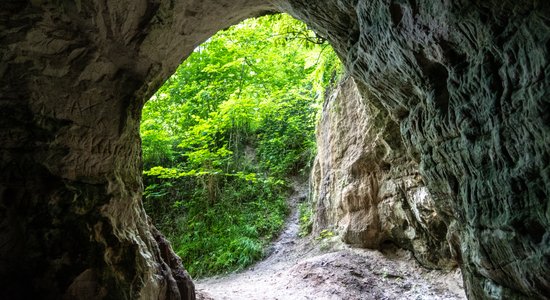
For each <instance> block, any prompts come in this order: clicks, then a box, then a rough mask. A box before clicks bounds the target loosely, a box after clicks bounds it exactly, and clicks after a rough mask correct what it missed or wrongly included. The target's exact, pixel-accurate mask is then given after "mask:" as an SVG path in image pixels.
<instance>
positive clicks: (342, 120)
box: [312, 78, 456, 269]
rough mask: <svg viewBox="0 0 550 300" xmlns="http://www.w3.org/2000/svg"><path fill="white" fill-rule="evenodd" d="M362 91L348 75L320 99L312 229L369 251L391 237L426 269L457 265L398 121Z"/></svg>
mask: <svg viewBox="0 0 550 300" xmlns="http://www.w3.org/2000/svg"><path fill="white" fill-rule="evenodd" d="M359 86H361V84H359ZM362 90H363V91H362V92H361V88H360V87H358V85H357V84H356V82H355V81H354V80H353V79H352V78H347V79H345V80H344V81H343V82H342V83H341V84H340V85H339V86H338V87H336V88H335V89H334V91H332V92H331V94H330V95H329V96H328V97H327V99H326V101H325V104H324V107H323V112H322V116H321V119H320V121H319V124H318V126H317V157H316V161H315V164H314V167H313V170H312V187H313V188H312V190H313V195H312V199H313V201H314V207H315V220H314V233H315V234H317V233H318V232H320V231H321V230H323V229H327V228H329V229H331V230H334V231H335V232H336V233H337V234H338V235H339V236H341V238H342V240H343V241H344V242H346V243H349V244H353V245H356V246H359V247H368V248H374V249H378V248H380V247H381V246H382V244H383V243H385V242H392V243H395V244H397V245H399V246H401V247H404V248H407V249H410V250H411V251H413V253H414V255H415V257H416V258H417V259H418V260H419V261H420V262H421V263H422V264H424V265H425V266H428V267H432V268H446V269H448V268H451V267H453V266H456V262H455V261H454V260H453V258H452V255H451V251H450V249H449V244H448V242H447V235H449V236H451V235H452V234H453V231H452V230H448V228H447V223H446V222H445V220H443V216H441V215H440V214H439V213H438V209H437V208H436V206H435V203H434V201H433V199H432V197H431V195H430V192H429V191H428V188H427V187H426V185H425V183H424V181H423V179H422V176H421V175H420V174H419V171H418V163H417V162H415V161H414V160H412V159H411V158H409V157H408V156H407V152H406V148H405V146H404V144H403V142H402V139H401V135H400V133H399V126H398V125H397V123H396V122H395V121H394V120H392V119H391V118H390V116H389V114H388V112H387V111H386V110H385V109H384V108H383V107H376V106H375V105H373V102H372V101H369V99H368V93H367V91H366V90H365V89H364V88H363V89H362Z"/></svg>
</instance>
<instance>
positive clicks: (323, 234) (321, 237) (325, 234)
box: [315, 229, 334, 240]
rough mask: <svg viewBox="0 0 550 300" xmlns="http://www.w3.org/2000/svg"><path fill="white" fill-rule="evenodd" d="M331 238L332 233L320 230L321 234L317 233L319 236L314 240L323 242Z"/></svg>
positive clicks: (327, 230)
mask: <svg viewBox="0 0 550 300" xmlns="http://www.w3.org/2000/svg"><path fill="white" fill-rule="evenodd" d="M333 236H334V232H332V231H331V230H329V229H323V230H321V232H319V236H318V237H316V238H315V239H316V240H324V239H327V238H331V237H333Z"/></svg>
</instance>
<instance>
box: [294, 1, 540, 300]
mask: <svg viewBox="0 0 550 300" xmlns="http://www.w3.org/2000/svg"><path fill="white" fill-rule="evenodd" d="M290 2H291V3H292V6H291V7H292V8H290V9H291V10H292V11H293V12H294V13H295V14H297V15H299V16H300V17H301V18H303V19H306V20H308V22H309V24H312V25H313V26H314V27H315V28H316V29H317V30H318V31H319V32H321V33H322V34H325V36H327V37H328V38H329V40H331V41H332V42H333V43H334V44H335V45H336V47H335V49H336V51H338V52H339V53H340V55H341V57H342V58H343V60H344V61H345V64H346V65H347V68H348V70H350V72H351V73H352V74H353V75H354V77H355V78H356V79H357V80H358V81H360V82H362V83H363V84H364V85H365V89H366V90H367V92H368V94H369V97H368V99H369V101H372V102H373V104H375V105H376V103H378V105H381V106H383V107H384V108H386V109H387V110H388V112H389V114H390V116H391V118H392V119H394V120H395V121H396V122H397V124H398V125H399V128H400V132H401V135H402V137H403V141H404V143H405V147H406V149H407V152H408V153H409V157H411V158H413V159H414V161H416V162H418V163H419V166H420V168H419V169H420V174H421V175H422V177H423V179H424V181H425V182H426V184H427V187H428V190H429V192H430V194H431V196H432V198H433V199H434V202H435V205H436V207H437V212H438V214H439V215H440V216H441V217H442V218H443V220H444V221H445V222H446V224H447V227H451V228H453V231H456V233H457V234H456V235H451V236H449V242H450V244H451V245H452V247H451V248H452V249H456V251H455V252H456V253H457V254H458V257H457V258H458V260H459V261H460V262H461V266H462V270H463V272H464V277H465V281H466V288H467V290H468V295H469V296H470V297H472V298H477V299H486V298H502V299H515V298H520V299H523V298H529V299H532V298H541V299H547V298H548V295H549V294H548V291H550V280H549V277H548V274H549V273H550V259H549V258H550V167H549V165H550V155H549V154H550V153H549V152H550V128H549V120H550V109H549V108H550V106H549V101H548V99H549V97H548V96H549V93H550V78H549V76H548V72H549V71H550V66H549V53H548V52H549V46H548V45H549V40H550V27H549V26H550V25H549V24H550V23H549V21H550V20H549V16H550V3H549V2H546V1H545V2H541V1H483V2H480V1H420V0H418V1H328V2H329V3H324V4H323V5H322V6H320V5H315V4H313V3H312V2H310V1H304V0H292V1H290ZM367 182H368V181H367Z"/></svg>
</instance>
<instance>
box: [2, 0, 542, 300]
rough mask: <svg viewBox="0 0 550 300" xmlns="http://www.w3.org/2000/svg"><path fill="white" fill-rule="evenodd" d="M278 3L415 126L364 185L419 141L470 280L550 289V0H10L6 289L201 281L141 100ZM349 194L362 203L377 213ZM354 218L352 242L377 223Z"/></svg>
mask: <svg viewBox="0 0 550 300" xmlns="http://www.w3.org/2000/svg"><path fill="white" fill-rule="evenodd" d="M273 10H280V11H287V12H290V13H292V14H293V15H295V16H296V17H298V18H300V19H302V20H304V21H306V22H307V23H308V24H310V25H311V26H312V27H313V28H315V30H317V31H318V32H319V33H320V34H321V35H323V36H325V37H327V38H328V39H329V40H330V41H331V43H332V44H333V45H334V47H335V49H336V51H337V52H338V53H339V54H340V56H341V57H342V59H343V61H344V62H345V64H346V67H347V69H348V70H349V71H350V73H351V74H352V76H353V77H355V78H356V80H357V82H358V83H360V84H361V85H362V86H363V87H362V88H361V89H362V90H364V91H365V92H362V94H363V96H364V99H365V100H366V101H368V102H370V103H371V104H372V105H367V106H366V108H365V111H366V112H367V113H368V112H369V109H371V108H370V107H376V108H377V109H379V111H383V110H386V111H387V115H388V116H389V118H391V120H393V121H394V122H395V124H396V126H397V127H398V128H399V131H400V134H401V135H402V138H403V139H402V142H403V148H404V149H405V150H404V151H401V150H395V149H398V148H399V147H400V146H395V145H394V146H392V144H391V142H392V141H389V142H388V141H386V140H385V139H384V141H385V142H386V143H389V144H390V146H389V148H390V149H391V151H389V150H388V151H389V154H388V155H389V156H384V155H385V154H380V155H381V156H380V157H382V158H383V159H384V160H388V162H389V163H390V164H391V166H390V171H389V172H386V169H385V168H387V166H384V167H383V166H379V167H382V171H384V172H379V171H377V170H376V168H375V169H370V168H367V167H365V166H363V164H369V163H370V162H369V160H371V158H367V159H366V161H365V162H364V163H363V162H361V163H359V168H357V172H356V173H355V175H354V176H357V177H356V178H350V180H351V181H349V183H353V184H355V185H358V186H361V187H360V189H359V190H360V191H361V193H362V195H363V194H364V195H368V194H369V193H370V194H372V195H374V194H375V193H374V190H372V187H375V186H376V184H375V182H374V180H375V179H376V180H383V179H384V178H390V177H384V176H390V175H388V174H390V173H391V174H398V173H399V172H398V171H397V169H392V168H394V167H396V168H397V166H398V163H397V162H394V161H393V160H392V159H393V156H392V155H395V159H397V157H399V155H401V153H406V155H404V154H403V155H404V156H403V157H404V158H403V171H402V172H403V173H402V174H407V176H409V177H408V178H422V180H423V181H424V183H425V184H426V187H427V188H428V191H429V194H430V195H431V197H432V199H433V203H434V204H435V212H436V213H437V215H438V218H441V219H442V220H443V221H444V223H445V225H446V226H445V227H446V229H443V230H446V231H447V232H451V233H456V235H455V234H451V235H449V236H448V240H449V241H450V244H451V247H450V249H456V252H457V255H458V256H457V258H458V259H459V261H460V263H461V267H462V269H463V273H464V277H465V281H466V286H467V289H468V294H469V295H470V296H471V297H473V298H505V299H511V298H546V297H548V296H547V295H548V291H549V290H550V282H549V279H548V275H547V274H549V273H550V260H549V257H550V236H549V234H550V233H549V232H550V230H549V229H550V200H549V199H550V195H549V194H550V191H549V190H550V168H549V167H548V166H549V165H550V164H549V162H550V155H549V154H550V153H549V152H550V151H549V149H550V130H549V129H550V128H549V124H550V109H548V107H549V105H548V99H549V98H550V97H549V96H550V95H549V91H550V79H549V78H550V76H549V75H548V74H549V72H550V68H549V63H548V57H549V55H548V51H549V50H548V49H549V40H550V29H549V27H550V21H549V16H550V8H549V3H548V2H547V1H537V0H525V1H497V0H487V1H475V0H439V1H428V0H393V1H390V0H388V1H382V0H372V1H355V0H326V1H323V2H322V4H321V3H320V2H319V1H312V0H280V1H275V0H274V1H268V0H231V1H230V0H217V1H214V0H201V1H198V0H174V1H168V0H138V1H130V0H121V1H104V0H92V1H47V0H44V1H40V0H33V1H18V0H6V1H3V2H2V8H1V10H0V41H1V42H0V57H1V58H0V59H1V60H2V63H1V64H0V129H1V130H0V140H1V144H0V283H1V286H2V287H3V288H2V289H1V291H0V293H1V294H0V297H1V298H9V299H17V298H26V299H28V298H32V297H34V298H37V295H39V296H40V297H39V298H42V299H48V298H51V299H59V298H62V297H66V298H76V299H78V298H80V299H100V298H115V299H134V298H144V299H152V298H159V299H178V298H182V297H183V298H188V299H191V298H193V297H194V293H193V288H192V285H191V284H190V283H189V282H188V278H187V276H185V273H183V270H182V269H181V266H180V265H179V264H178V261H177V259H175V258H174V257H173V254H172V252H171V251H170V250H169V246H168V245H167V244H166V243H165V242H164V241H163V239H162V238H161V236H160V235H158V234H156V233H155V231H154V230H153V229H152V228H151V227H150V226H149V225H148V222H147V218H146V216H145V214H144V212H143V209H142V207H141V203H140V198H141V189H142V184H141V179H140V159H139V156H140V147H139V135H138V129H139V126H138V125H139V118H140V111H141V107H142V104H143V101H144V99H147V98H148V97H149V96H150V95H151V94H152V92H153V91H154V90H155V89H156V88H157V87H158V86H159V85H160V84H161V83H162V82H163V81H164V80H165V79H166V78H167V77H168V76H169V74H170V73H171V72H172V71H173V70H174V69H175V68H176V67H177V65H178V64H179V63H180V62H181V60H182V59H183V58H184V57H186V56H187V55H188V54H189V53H190V52H191V51H192V50H193V49H194V48H195V46H197V45H198V44H199V43H201V42H202V41H204V40H205V39H207V38H208V37H209V36H211V35H212V34H214V33H215V32H216V31H217V30H219V29H222V28H225V27H227V26H229V25H231V24H235V23H236V22H238V21H239V20H241V19H244V18H246V17H250V16H254V15H260V14H263V13H266V12H270V11H273ZM384 120H385V118H384ZM382 126H389V127H393V126H394V125H391V123H390V122H389V121H387V122H385V123H384V124H382ZM389 127H388V128H389ZM386 129H387V128H386ZM392 130H393V129H392ZM382 135H384V134H382ZM379 142H380V143H381V144H384V143H383V142H382V141H381V140H379ZM373 145H378V144H377V143H376V142H375V143H374V144H373ZM399 149H400V148H399ZM386 150H387V148H386ZM375 152H376V151H375ZM346 155H347V154H346ZM375 157H378V156H375ZM415 163H418V166H419V170H420V175H421V177H417V176H416V175H414V172H415V171H414V170H416V167H415V166H414V164H415ZM394 165H395V166H394ZM367 166H368V165H367ZM392 170H393V171H392ZM406 170H408V171H406ZM375 171H376V172H375ZM354 172H355V171H354ZM354 172H352V173H354ZM386 173H387V174H386ZM352 175H353V174H352ZM362 176H366V178H367V179H368V180H361V179H358V178H360V177H362ZM392 176H393V175H392ZM407 180H408V179H407ZM415 180H416V179H415ZM395 182H406V180H405V179H404V180H403V181H399V180H397V181H395ZM419 182H420V181H418V183H414V182H413V181H411V182H410V183H405V184H404V185H400V186H401V187H403V188H401V187H400V188H399V190H401V191H402V192H403V191H404V192H405V193H410V192H413V193H417V192H418V191H419V190H422V185H421V184H420V183H419ZM415 186H416V187H417V188H413V187H415ZM369 189H371V190H369ZM381 189H383V187H381ZM387 190H388V191H392V188H389V187H388V188H387ZM379 193H380V191H379V192H378V193H377V194H379ZM390 194H391V193H390ZM347 195H348V196H346V197H348V198H347V199H349V200H348V202H347V203H348V204H347V205H349V206H348V207H346V208H345V211H346V212H354V211H355V209H360V210H364V211H365V212H366V213H369V211H368V209H365V208H366V206H364V205H363V204H361V205H363V206H361V205H359V204H360V202H361V201H362V200H361V201H360V200H358V199H359V198H357V197H356V195H354V193H353V192H349V193H348V194H347ZM354 197H355V198H356V199H354ZM409 198H410V196H409ZM367 199H368V201H371V202H372V203H373V204H374V203H375V202H376V201H381V200H380V199H376V197H372V198H367ZM407 199H408V198H407ZM395 201H396V202H395V203H399V200H395ZM382 202H383V201H382ZM382 202H380V203H382ZM380 203H378V204H380ZM401 203H402V204H404V203H403V202H401ZM378 208H379V205H377V206H376V209H378ZM372 209H374V206H372ZM404 211H405V210H404ZM379 213H380V211H379ZM382 215H383V214H378V216H382ZM371 216H374V214H371ZM360 218H361V217H360V216H358V214H356V215H353V214H349V219H350V220H352V219H360ZM415 218H416V215H415ZM402 219H403V220H405V219H406V220H410V221H411V222H412V216H411V217H410V218H409V217H407V216H405V217H403V218H402ZM375 221H376V220H372V222H371V220H368V222H371V223H369V224H376V222H375ZM378 222H379V224H380V220H379V221H378ZM342 224H344V223H342ZM348 224H353V223H351V222H349V223H348ZM409 225H410V224H409ZM344 228H345V227H344ZM348 228H350V231H349V232H350V233H349V234H348V235H347V236H348V239H349V241H350V242H356V241H359V240H363V235H365V236H368V237H369V238H370V236H371V235H372V231H371V230H370V229H364V228H357V229H355V228H353V226H351V225H350V226H348ZM428 228H429V226H428ZM438 228H439V227H438ZM441 228H444V227H441ZM449 228H451V229H449ZM443 230H442V231H438V233H437V237H439V236H440V235H441V232H443ZM383 232H384V230H382V229H381V231H380V234H379V235H376V234H374V239H369V241H371V240H372V241H377V240H378V242H380V241H382V240H383V239H385V238H386V237H385V236H384V235H383ZM403 232H405V230H404V231H403ZM409 233H410V231H409ZM415 234H416V232H415ZM419 234H422V233H419ZM410 236H412V235H411V234H409V237H407V239H404V240H403V244H404V245H406V244H407V243H411V245H409V247H410V248H413V249H414V246H413V245H412V244H414V238H413V239H411V238H410ZM434 240H438V239H437V238H436V239H434ZM369 243H370V242H369ZM373 245H376V243H374V244H373ZM438 249H440V250H441V249H443V250H444V248H443V247H439V248H438ZM416 251H417V250H416ZM438 251H439V250H438ZM444 251H446V250H444ZM453 251H455V250H453ZM417 253H419V252H418V251H417ZM442 257H443V256H442ZM425 260H426V261H431V262H434V263H435V260H434V259H432V258H429V257H428V258H425ZM438 263H439V262H438Z"/></svg>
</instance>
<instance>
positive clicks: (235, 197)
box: [141, 15, 340, 276]
mask: <svg viewBox="0 0 550 300" xmlns="http://www.w3.org/2000/svg"><path fill="white" fill-rule="evenodd" d="M339 72H340V64H339V61H338V59H337V57H336V55H335V54H334V52H333V51H332V50H331V48H330V46H327V44H326V43H325V42H324V41H323V39H320V38H318V37H316V36H315V34H314V33H313V32H311V31H309V30H308V29H307V27H306V26H305V25H304V24H303V23H300V22H298V21H296V20H294V19H292V18H290V17H289V16H287V15H271V16H267V17H263V18H258V19H249V20H246V21H244V22H243V23H241V24H239V25H236V26H233V27H231V28H229V29H228V30H225V31H221V32H219V33H218V34H216V35H215V36H214V37H212V38H211V39H209V40H208V41H207V42H206V43H204V44H203V45H201V46H200V47H198V48H197V49H196V50H195V51H194V53H193V54H192V55H191V56H190V57H189V58H188V59H187V60H186V61H185V62H183V64H182V65H181V66H180V67H179V68H178V69H177V70H176V72H175V73H174V74H173V75H172V76H171V77H170V78H169V80H168V81H167V82H166V83H165V84H164V85H163V86H162V87H161V88H160V89H159V90H158V91H157V93H156V94H155V95H154V96H153V97H152V98H151V99H150V100H149V101H148V103H147V104H146V106H145V107H144V110H143V115H142V119H143V121H142V125H141V135H142V141H143V165H144V170H145V171H144V183H145V185H146V188H145V193H144V206H145V209H146V210H147V212H148V214H149V215H150V216H151V217H152V219H153V221H154V223H155V225H156V226H157V227H158V228H159V229H160V230H161V231H162V232H163V233H164V234H166V235H167V237H168V238H169V239H170V240H171V241H172V243H173V245H174V248H175V249H176V252H177V253H178V254H179V255H180V256H181V257H182V259H183V261H184V263H185V265H186V267H187V268H188V270H189V271H190V272H191V274H192V275H194V276H204V275H211V274H215V273H220V272H227V271H231V270H236V269H240V268H243V267H245V266H247V265H249V264H250V263H252V262H253V261H255V260H257V259H259V258H260V257H261V256H262V251H263V250H262V249H263V247H264V246H265V244H266V243H268V242H269V241H270V239H271V238H272V237H273V236H274V235H275V234H276V233H277V232H278V230H280V228H281V226H282V225H283V221H284V219H285V214H286V203H285V199H286V198H285V197H286V181H285V179H286V178H288V176H289V175H292V174H296V173H298V172H299V171H301V170H303V169H305V168H307V167H308V164H309V163H310V161H311V159H312V158H313V156H314V155H315V136H314V130H315V121H316V114H317V113H318V111H319V108H320V106H321V103H322V101H323V96H324V90H325V88H326V87H327V85H329V84H330V83H331V82H334V80H335V76H337V74H338V73H339Z"/></svg>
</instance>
